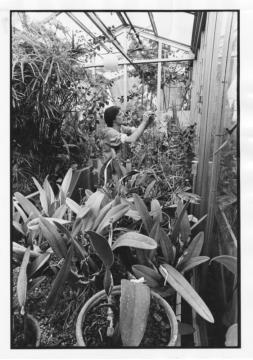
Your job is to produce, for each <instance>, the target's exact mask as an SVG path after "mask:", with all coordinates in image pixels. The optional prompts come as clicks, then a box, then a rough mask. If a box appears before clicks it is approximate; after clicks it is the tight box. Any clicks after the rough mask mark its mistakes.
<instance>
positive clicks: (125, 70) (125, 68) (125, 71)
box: [123, 29, 128, 110]
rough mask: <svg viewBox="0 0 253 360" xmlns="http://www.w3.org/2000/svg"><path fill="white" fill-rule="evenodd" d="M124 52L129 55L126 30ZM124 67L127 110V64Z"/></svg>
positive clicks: (125, 104)
mask: <svg viewBox="0 0 253 360" xmlns="http://www.w3.org/2000/svg"><path fill="white" fill-rule="evenodd" d="M124 36H125V39H124V51H125V53H127V29H125V30H124ZM123 66H124V110H126V108H127V91H128V89H127V64H125V65H123Z"/></svg>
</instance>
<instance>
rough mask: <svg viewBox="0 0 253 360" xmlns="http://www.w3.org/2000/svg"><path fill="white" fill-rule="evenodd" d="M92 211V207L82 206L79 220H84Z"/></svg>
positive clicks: (78, 215)
mask: <svg viewBox="0 0 253 360" xmlns="http://www.w3.org/2000/svg"><path fill="white" fill-rule="evenodd" d="M89 211H90V207H89V206H87V205H85V206H81V210H80V211H79V213H78V214H77V217H78V218H81V219H82V218H84V217H85V215H86V214H88V212H89Z"/></svg>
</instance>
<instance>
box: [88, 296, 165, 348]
mask: <svg viewBox="0 0 253 360" xmlns="http://www.w3.org/2000/svg"><path fill="white" fill-rule="evenodd" d="M106 304H107V303H106V300H101V302H100V303H99V304H97V305H96V306H95V307H93V308H92V309H91V310H90V311H89V312H88V314H87V316H86V318H85V321H84V326H83V338H84V342H85V344H86V346H87V347H92V348H97V347H104V348H107V347H109V348H113V347H116V348H117V347H122V346H123V345H122V341H121V338H120V334H119V331H118V322H119V296H114V297H113V312H114V328H115V329H116V330H115V335H114V336H113V337H112V338H110V337H107V335H106V332H107V327H108V320H107V309H108V307H107V306H105V305H106ZM169 340H170V324H169V320H168V318H167V315H166V313H165V311H164V309H163V307H162V306H161V305H160V304H159V303H158V302H157V301H156V300H154V299H153V298H151V303H150V312H149V316H148V322H147V327H146V331H145V333H144V336H143V339H142V341H141V344H140V347H154V348H157V347H166V346H167V344H168V343H169Z"/></svg>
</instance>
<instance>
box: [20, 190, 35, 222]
mask: <svg viewBox="0 0 253 360" xmlns="http://www.w3.org/2000/svg"><path fill="white" fill-rule="evenodd" d="M14 195H15V198H16V199H17V201H18V202H19V204H20V205H21V206H22V208H23V209H24V210H25V212H26V213H27V214H28V216H29V217H31V218H32V219H34V218H36V217H38V216H40V212H39V210H38V209H37V208H36V207H35V206H34V205H33V203H32V202H31V201H30V200H28V199H26V198H25V197H24V196H23V195H22V194H20V193H19V192H15V194H14Z"/></svg>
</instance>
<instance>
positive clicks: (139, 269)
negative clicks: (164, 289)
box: [132, 265, 162, 288]
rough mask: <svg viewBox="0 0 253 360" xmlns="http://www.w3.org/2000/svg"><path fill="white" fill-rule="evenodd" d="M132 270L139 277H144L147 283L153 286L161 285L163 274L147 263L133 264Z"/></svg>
mask: <svg viewBox="0 0 253 360" xmlns="http://www.w3.org/2000/svg"><path fill="white" fill-rule="evenodd" d="M132 270H133V273H134V275H135V276H136V277H137V279H139V278H141V277H144V279H145V281H146V283H147V285H148V286H149V287H151V288H156V287H159V283H160V282H161V280H162V276H161V275H160V274H159V273H158V272H157V271H155V270H153V269H151V268H150V267H147V266H145V265H133V266H132Z"/></svg>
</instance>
